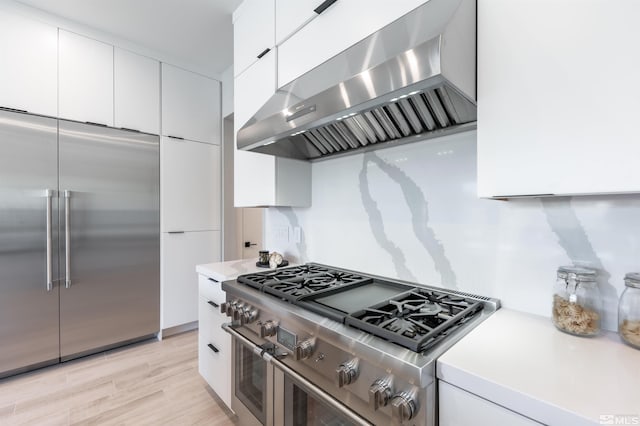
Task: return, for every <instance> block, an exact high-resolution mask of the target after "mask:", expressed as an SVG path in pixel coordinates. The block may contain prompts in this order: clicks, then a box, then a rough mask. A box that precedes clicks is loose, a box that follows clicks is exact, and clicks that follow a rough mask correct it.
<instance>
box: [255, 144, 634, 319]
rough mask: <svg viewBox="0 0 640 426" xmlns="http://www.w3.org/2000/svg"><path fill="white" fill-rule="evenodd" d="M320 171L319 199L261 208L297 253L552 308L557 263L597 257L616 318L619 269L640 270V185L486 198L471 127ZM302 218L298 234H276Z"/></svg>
mask: <svg viewBox="0 0 640 426" xmlns="http://www.w3.org/2000/svg"><path fill="white" fill-rule="evenodd" d="M541 172H543V171H541ZM312 174H313V178H312V179H313V203H312V207H311V208H308V209H292V208H270V209H269V210H268V211H267V213H266V216H265V217H266V219H265V220H266V223H265V226H266V230H267V232H266V244H265V247H266V248H268V249H269V250H277V251H281V252H283V253H284V254H285V257H286V258H288V259H290V260H294V261H314V262H320V263H327V264H329V265H334V266H342V267H346V268H351V269H355V270H360V271H368V272H370V273H374V274H379V275H383V276H389V277H396V278H401V279H405V280H409V281H414V282H418V283H425V284H434V285H442V286H444V287H448V288H454V289H458V290H462V291H467V292H472V293H477V294H480V295H484V296H493V297H497V298H499V299H501V301H502V303H503V306H505V307H509V308H513V309H517V310H522V311H526V312H531V313H535V314H540V315H545V316H549V311H550V307H551V294H552V293H551V292H552V288H553V284H554V282H555V272H556V268H557V267H558V266H559V265H565V264H571V263H578V264H585V265H590V266H593V267H596V268H598V269H600V270H601V278H600V283H599V284H600V289H601V291H602V293H603V297H604V299H605V306H606V312H605V317H604V327H605V328H607V329H611V330H615V329H616V328H617V299H618V296H619V294H620V293H621V292H622V290H623V288H624V283H623V276H624V274H625V273H626V272H629V271H640V195H624V196H623V195H616V196H597V197H595V196H585V197H558V198H546V199H520V200H512V201H494V200H480V199H478V198H477V196H476V133H475V132H468V133H464V134H458V135H453V136H449V137H446V138H441V139H436V140H432V141H424V142H419V143H414V144H409V145H404V146H399V147H395V148H389V149H384V150H378V151H375V152H372V153H367V154H357V155H352V156H349V157H344V158H338V159H334V160H327V161H322V162H317V163H314V164H313V171H312ZM295 226H301V227H302V230H303V232H302V233H303V238H302V241H301V242H300V243H299V244H295V243H288V242H286V241H285V239H284V238H282V237H279V235H280V234H279V233H278V232H277V231H278V230H279V229H282V228H283V227H295ZM290 235H291V233H290ZM291 240H293V239H292V238H291Z"/></svg>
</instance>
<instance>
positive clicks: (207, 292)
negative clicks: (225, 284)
mask: <svg viewBox="0 0 640 426" xmlns="http://www.w3.org/2000/svg"><path fill="white" fill-rule="evenodd" d="M198 291H199V294H200V296H201V297H204V298H206V299H208V300H210V301H212V302H214V303H216V304H218V305H221V304H222V303H224V301H225V292H224V291H222V285H221V284H220V282H219V281H216V280H214V279H213V278H208V277H205V276H204V275H198Z"/></svg>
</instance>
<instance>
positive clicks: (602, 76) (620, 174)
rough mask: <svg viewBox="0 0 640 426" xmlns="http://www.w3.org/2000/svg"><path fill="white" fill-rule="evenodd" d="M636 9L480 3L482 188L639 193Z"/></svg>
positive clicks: (634, 5)
mask: <svg viewBox="0 0 640 426" xmlns="http://www.w3.org/2000/svg"><path fill="white" fill-rule="evenodd" d="M614 3H615V6H614ZM637 16H640V3H639V2H633V1H624V2H613V3H612V2H610V1H607V0H594V1H589V2H585V3H580V7H579V8H576V3H573V2H555V1H552V0H543V1H540V0H522V1H518V2H513V1H510V0H490V1H489V0H485V1H482V2H481V4H479V5H478V195H479V196H480V197H502V196H511V195H537V194H556V195H561V194H562V195H571V194H593V193H622V192H640V174H638V173H637V159H638V158H639V157H640V144H638V143H637V141H636V139H637V137H636V134H637V126H636V120H637V116H638V110H639V107H640V104H639V103H638V100H639V99H640V80H639V79H638V75H637V74H638V73H637V71H636V70H637V69H638V68H640V50H639V49H638V48H637V40H638V39H640V26H638V25H637V19H635V17H637ZM569 22H570V23H571V30H570V31H567V23H569ZM594 29H597V30H594ZM599 52H606V53H604V55H598V53H599ZM601 57H602V58H603V59H600V58H601Z"/></svg>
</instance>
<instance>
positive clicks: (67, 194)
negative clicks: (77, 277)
mask: <svg viewBox="0 0 640 426" xmlns="http://www.w3.org/2000/svg"><path fill="white" fill-rule="evenodd" d="M70 222H71V191H64V250H65V268H64V270H65V279H64V287H65V288H69V287H71V230H70V229H69V225H70Z"/></svg>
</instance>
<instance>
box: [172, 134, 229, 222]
mask: <svg viewBox="0 0 640 426" xmlns="http://www.w3.org/2000/svg"><path fill="white" fill-rule="evenodd" d="M160 158H161V167H160V170H161V172H160V187H161V197H160V199H161V204H160V210H161V212H162V213H161V217H162V225H161V226H162V232H172V231H206V230H219V229H220V203H221V176H222V174H221V171H220V147H219V146H217V145H210V144H206V143H201V142H193V141H187V140H179V139H172V138H168V137H163V138H162V143H161V148H160Z"/></svg>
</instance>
